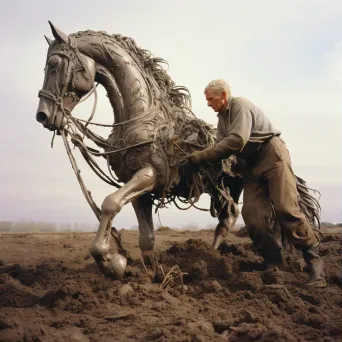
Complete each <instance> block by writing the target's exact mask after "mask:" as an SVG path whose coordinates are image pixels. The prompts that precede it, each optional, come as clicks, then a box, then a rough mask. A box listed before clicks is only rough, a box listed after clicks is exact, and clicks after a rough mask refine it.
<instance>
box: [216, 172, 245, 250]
mask: <svg viewBox="0 0 342 342" xmlns="http://www.w3.org/2000/svg"><path fill="white" fill-rule="evenodd" d="M224 185H225V186H226V187H227V188H228V189H229V192H230V195H229V199H228V202H227V203H225V206H224V207H223V210H222V204H221V203H220V201H219V200H216V201H215V203H214V204H215V209H216V211H217V212H220V215H219V217H218V219H219V223H218V225H217V226H216V229H215V236H214V241H213V244H212V248H213V249H217V248H218V247H219V246H220V244H221V242H222V241H223V240H224V239H225V237H226V236H227V234H228V232H229V231H231V230H232V229H233V227H234V225H235V223H236V221H237V219H238V217H239V215H240V210H239V207H238V202H239V198H240V196H241V193H242V190H243V179H242V178H238V177H226V178H225V182H224Z"/></svg>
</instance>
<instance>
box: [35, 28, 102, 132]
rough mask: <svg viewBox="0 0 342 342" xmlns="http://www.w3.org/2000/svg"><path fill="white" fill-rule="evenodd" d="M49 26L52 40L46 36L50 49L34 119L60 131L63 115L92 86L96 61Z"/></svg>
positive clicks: (73, 41) (67, 112) (72, 107)
mask: <svg viewBox="0 0 342 342" xmlns="http://www.w3.org/2000/svg"><path fill="white" fill-rule="evenodd" d="M49 24H50V26H51V30H52V34H53V36H54V37H55V40H54V41H52V40H50V39H49V38H47V37H45V38H46V40H47V42H48V44H49V49H48V53H47V58H46V64H45V68H44V71H45V77H44V83H43V87H42V89H41V90H40V91H39V94H38V96H39V98H40V102H39V106H38V110H37V114H36V119H37V121H38V122H40V123H41V124H42V125H43V126H44V127H45V128H48V129H49V130H52V131H54V130H61V129H63V127H64V126H65V125H66V123H67V120H66V117H65V116H66V115H68V114H70V112H71V111H72V110H73V109H74V107H75V106H76V105H77V103H78V102H79V101H80V99H81V98H82V97H84V96H85V95H86V94H88V93H89V92H90V91H91V90H92V89H93V87H94V86H95V85H94V81H95V62H94V60H93V59H91V58H89V57H87V56H86V55H84V54H83V53H81V52H80V51H79V50H78V48H77V43H76V39H75V38H74V37H72V36H68V35H66V34H65V33H63V32H62V31H60V30H59V29H58V28H56V27H55V26H54V25H53V24H52V23H51V22H50V21H49Z"/></svg>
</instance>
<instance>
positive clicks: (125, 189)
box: [90, 166, 156, 279]
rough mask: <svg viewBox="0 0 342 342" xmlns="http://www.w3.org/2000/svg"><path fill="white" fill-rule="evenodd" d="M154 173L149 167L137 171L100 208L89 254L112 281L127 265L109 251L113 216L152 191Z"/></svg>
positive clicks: (120, 274) (121, 258) (123, 260)
mask: <svg viewBox="0 0 342 342" xmlns="http://www.w3.org/2000/svg"><path fill="white" fill-rule="evenodd" d="M155 181H156V172H155V170H154V169H153V168H152V167H151V166H148V167H145V168H143V169H141V170H139V171H138V172H137V173H135V174H134V176H133V177H132V178H131V179H130V180H129V181H128V182H127V183H126V184H125V185H123V186H122V187H121V188H120V189H119V190H117V191H116V192H114V193H112V194H110V195H108V196H107V197H106V198H105V200H104V201H103V203H102V206H101V219H100V224H99V228H98V231H97V233H96V236H95V239H94V242H93V244H92V246H91V248H90V253H91V255H92V256H93V258H94V259H95V261H96V263H97V264H98V266H99V268H100V270H101V272H102V273H104V274H105V275H107V276H110V277H112V278H114V279H121V278H122V276H123V274H124V272H125V269H126V265H127V260H126V258H125V257H124V256H122V255H121V254H119V253H118V251H116V252H114V253H111V251H110V228H111V223H112V221H113V219H114V218H115V216H116V215H117V214H118V213H119V212H120V210H121V208H122V207H123V206H124V205H125V204H126V203H128V202H132V201H134V200H136V199H137V198H139V197H140V196H142V195H144V194H146V193H148V192H150V191H152V190H153V188H154V186H155Z"/></svg>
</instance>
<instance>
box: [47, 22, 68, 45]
mask: <svg viewBox="0 0 342 342" xmlns="http://www.w3.org/2000/svg"><path fill="white" fill-rule="evenodd" d="M49 24H50V27H51V31H52V34H53V36H54V37H55V38H56V40H58V41H59V42H64V43H67V44H69V37H68V35H67V34H65V33H64V32H62V31H61V30H60V29H58V28H57V27H56V26H54V25H53V24H52V23H51V21H50V20H49Z"/></svg>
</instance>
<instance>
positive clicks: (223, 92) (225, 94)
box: [221, 90, 227, 99]
mask: <svg viewBox="0 0 342 342" xmlns="http://www.w3.org/2000/svg"><path fill="white" fill-rule="evenodd" d="M221 96H222V97H223V98H224V99H227V92H226V91H225V90H223V91H222V93H221Z"/></svg>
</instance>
